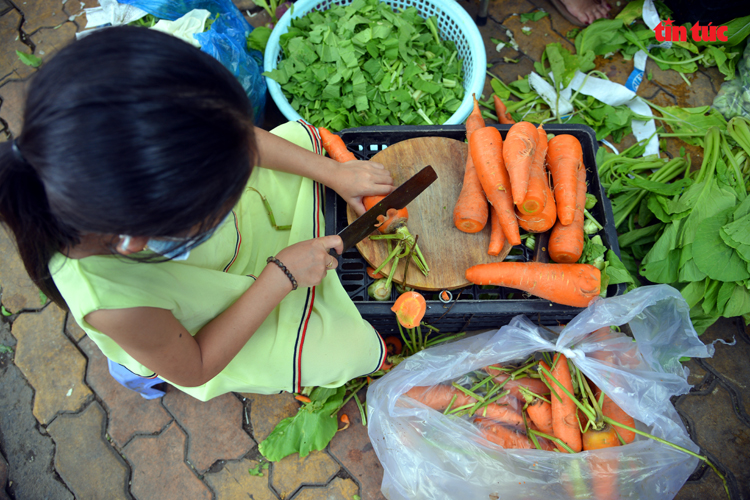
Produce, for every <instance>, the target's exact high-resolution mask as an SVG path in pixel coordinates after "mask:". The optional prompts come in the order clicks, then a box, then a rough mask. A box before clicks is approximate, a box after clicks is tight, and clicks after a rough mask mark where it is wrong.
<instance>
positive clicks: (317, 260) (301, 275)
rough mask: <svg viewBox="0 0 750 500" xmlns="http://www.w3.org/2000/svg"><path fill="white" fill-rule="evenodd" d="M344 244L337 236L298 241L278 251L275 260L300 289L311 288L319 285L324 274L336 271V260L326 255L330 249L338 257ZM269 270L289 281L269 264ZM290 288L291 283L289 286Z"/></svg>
mask: <svg viewBox="0 0 750 500" xmlns="http://www.w3.org/2000/svg"><path fill="white" fill-rule="evenodd" d="M343 245H344V243H343V242H342V241H341V237H340V236H338V235H335V234H333V235H330V236H324V237H322V238H315V239H313V240H306V241H300V242H299V243H295V244H294V245H291V246H288V247H286V248H285V249H283V250H282V251H280V252H279V253H278V254H277V255H276V258H277V259H279V260H280V261H281V263H282V264H284V265H285V266H286V267H287V269H289V272H291V273H292V276H294V279H295V280H297V286H298V287H300V288H303V287H311V286H316V285H318V284H320V282H321V281H323V278H324V277H325V275H326V273H327V272H328V271H330V270H331V269H336V267H337V266H338V260H336V258H335V257H333V256H331V255H330V254H329V253H328V250H330V249H331V248H335V249H336V253H338V254H339V255H340V254H341V253H342V252H343V250H344V247H343ZM268 265H269V266H271V268H276V269H275V270H276V271H278V272H279V274H280V277H279V279H281V280H285V281H289V279H288V278H287V277H286V275H285V274H284V273H283V271H281V269H280V268H279V267H278V266H277V265H275V264H273V263H271V264H268ZM289 286H290V287H291V283H290V284H289Z"/></svg>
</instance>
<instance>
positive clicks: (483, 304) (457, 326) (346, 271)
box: [325, 125, 626, 335]
mask: <svg viewBox="0 0 750 500" xmlns="http://www.w3.org/2000/svg"><path fill="white" fill-rule="evenodd" d="M492 126H494V127H495V128H497V129H498V130H499V131H500V133H501V135H502V136H503V139H505V136H506V135H507V133H508V129H510V125H492ZM544 130H545V131H546V132H547V133H548V134H555V135H559V134H570V135H572V136H575V137H576V138H577V139H578V140H579V141H580V142H581V147H582V149H583V161H584V164H585V166H586V177H587V180H588V185H589V192H590V193H592V194H593V195H594V196H596V198H597V200H598V203H597V204H596V206H595V207H594V208H593V209H592V210H590V212H591V214H592V215H593V216H594V218H596V220H597V221H598V222H599V223H600V224H601V225H602V226H604V230H603V231H601V232H600V233H599V234H600V236H601V238H602V241H603V242H604V246H606V247H607V248H611V249H612V250H614V251H615V253H616V254H617V255H618V256H619V255H620V246H619V245H618V243H617V231H616V230H615V226H614V217H613V216H612V206H611V205H610V202H609V200H608V199H607V197H606V195H605V194H604V191H603V189H602V186H601V184H600V183H599V175H598V173H597V169H596V158H595V156H596V150H597V149H598V144H597V141H596V134H595V132H594V131H593V130H592V129H591V128H590V127H587V126H585V125H545V127H544ZM338 135H339V136H340V137H341V138H342V139H343V140H344V143H345V144H346V146H347V148H349V150H350V151H352V152H353V153H354V155H355V156H356V157H357V158H359V159H361V160H369V159H370V158H372V157H373V156H375V155H376V154H377V153H378V152H379V151H382V150H383V149H385V148H386V147H388V146H390V145H392V144H396V143H398V142H401V141H405V140H408V139H414V138H417V137H447V138H450V139H456V140H459V141H463V140H464V139H465V138H466V128H465V127H464V126H463V125H432V126H427V125H425V126H399V127H393V126H387V127H380V126H379V127H359V128H352V129H345V130H342V131H341V132H339V133H338ZM325 219H326V234H336V233H338V232H339V231H340V230H341V229H343V228H344V227H346V225H347V219H346V203H345V202H344V200H342V199H341V197H339V196H338V195H337V194H336V193H335V192H334V191H333V190H331V189H327V190H326V205H325ZM521 231H522V232H523V230H521ZM532 257H533V255H532V252H531V251H530V250H528V249H527V248H526V247H525V246H523V245H520V246H516V247H514V248H513V249H512V250H511V254H510V255H508V257H506V259H505V260H506V261H512V260H515V261H522V262H527V261H530V260H532ZM366 269H367V262H366V261H365V260H364V258H362V256H361V255H360V254H359V252H358V251H357V248H356V247H352V248H351V249H349V250H347V251H346V252H344V254H343V255H342V256H341V260H340V264H339V267H338V269H337V272H338V275H339V279H340V280H341V283H342V284H343V286H344V289H345V290H346V291H347V293H348V294H349V297H351V299H352V301H354V304H355V305H356V306H357V309H358V310H359V312H360V313H361V314H362V317H364V319H366V320H367V321H369V322H370V323H371V324H372V326H373V327H374V328H375V329H376V330H378V331H379V332H380V333H381V334H383V335H388V334H398V327H397V325H396V318H395V314H394V313H393V312H392V311H391V307H392V306H393V303H394V301H395V300H396V297H397V295H398V294H397V292H396V289H395V286H394V288H393V292H392V295H391V300H388V301H377V300H374V299H371V298H370V297H369V296H368V295H367V287H368V286H369V285H370V284H371V283H372V282H373V281H374V280H373V279H372V278H370V277H369V276H368V275H367V272H366ZM625 288H626V286H625V284H619V285H610V286H609V287H608V288H607V297H613V296H615V295H621V294H623V293H624V292H625ZM418 291H419V292H420V293H422V294H423V295H424V296H425V299H427V312H426V313H425V316H424V321H425V322H426V323H428V324H430V325H432V326H434V327H436V328H438V329H440V330H441V332H460V331H464V330H480V329H489V328H499V327H501V326H503V325H506V324H508V322H509V321H510V320H511V318H513V317H514V316H517V315H519V314H525V315H526V316H528V317H529V318H530V319H531V320H532V321H535V322H538V323H540V324H545V325H555V324H559V323H567V322H568V321H570V320H571V319H573V318H574V317H575V316H576V315H577V314H578V313H580V312H581V311H582V309H581V308H577V307H570V306H563V305H560V304H555V303H552V302H549V301H548V300H543V299H540V298H537V297H532V296H529V295H528V294H525V293H524V292H521V291H518V290H512V289H509V288H503V287H489V288H483V287H480V286H478V285H470V286H467V287H464V288H460V289H457V290H452V291H451V294H452V296H453V298H452V300H451V301H449V302H448V303H444V302H442V301H441V300H440V297H439V295H440V292H426V291H421V290H418Z"/></svg>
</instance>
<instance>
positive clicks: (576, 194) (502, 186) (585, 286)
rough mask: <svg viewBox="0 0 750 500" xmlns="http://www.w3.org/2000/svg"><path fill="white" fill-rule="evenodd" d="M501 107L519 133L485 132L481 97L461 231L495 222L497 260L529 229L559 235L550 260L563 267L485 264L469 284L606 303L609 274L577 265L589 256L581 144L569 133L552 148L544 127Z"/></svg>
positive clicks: (469, 133) (461, 202) (472, 118)
mask: <svg viewBox="0 0 750 500" xmlns="http://www.w3.org/2000/svg"><path fill="white" fill-rule="evenodd" d="M495 104H496V107H497V108H498V116H503V120H501V123H509V124H511V127H510V129H509V130H508V133H507V135H506V137H505V140H503V138H502V135H501V134H500V131H499V130H498V129H497V128H496V127H494V126H486V125H485V123H484V120H483V118H482V114H481V111H480V109H479V104H478V101H477V100H476V97H475V98H474V110H473V111H472V113H471V114H470V115H469V118H468V119H467V120H466V138H467V140H468V142H469V155H468V157H467V160H466V170H465V172H464V182H463V185H462V188H461V193H460V195H459V197H458V199H457V201H456V205H455V207H454V210H453V220H454V224H455V226H456V228H457V229H459V230H460V231H464V232H467V233H477V232H479V231H481V230H482V229H484V227H485V226H486V225H487V223H488V222H489V223H490V224H491V231H490V244H489V247H488V249H487V253H488V254H489V255H499V254H500V252H501V251H502V249H503V247H504V246H505V245H506V242H507V244H510V245H511V246H513V245H520V244H521V230H524V231H526V232H527V233H543V232H546V231H550V230H551V231H552V233H551V236H550V244H549V254H550V259H551V260H552V261H553V262H555V263H556V264H542V263H533V262H529V263H517V262H514V263H511V262H494V263H490V264H481V265H478V266H473V267H471V268H469V269H468V270H467V271H466V278H467V280H469V281H470V282H472V283H474V284H478V285H496V286H504V287H509V288H515V289H518V290H522V291H524V292H527V293H529V294H532V295H535V296H537V297H541V298H544V299H548V300H550V301H552V302H557V303H559V304H563V305H569V306H574V307H586V306H588V305H589V304H590V303H591V301H592V300H593V299H594V298H595V297H597V296H599V292H600V288H599V287H600V281H601V273H600V271H599V270H598V269H596V268H595V267H594V266H591V265H588V264H576V262H577V261H578V260H579V259H580V258H581V255H582V253H583V246H584V231H583V224H584V219H585V217H584V210H585V204H586V191H587V186H586V168H585V166H584V164H583V151H582V148H581V143H580V142H579V141H578V139H576V138H575V137H574V136H572V135H568V134H561V135H557V136H555V137H554V138H552V139H551V140H549V141H548V140H547V133H546V132H545V131H544V129H543V128H542V126H541V125H540V126H539V127H536V126H534V125H532V124H531V123H529V122H523V121H521V122H518V123H515V122H513V120H512V119H509V117H507V116H506V115H505V113H504V112H503V111H504V109H503V104H502V102H501V101H500V102H497V100H496V103H495ZM550 177H551V182H550ZM558 264H565V265H566V266H567V267H561V266H559V265H558Z"/></svg>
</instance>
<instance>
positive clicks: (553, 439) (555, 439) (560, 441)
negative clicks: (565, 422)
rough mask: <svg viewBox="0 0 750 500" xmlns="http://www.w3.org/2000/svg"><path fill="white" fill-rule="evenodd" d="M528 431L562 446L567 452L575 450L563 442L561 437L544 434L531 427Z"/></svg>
mask: <svg viewBox="0 0 750 500" xmlns="http://www.w3.org/2000/svg"><path fill="white" fill-rule="evenodd" d="M529 432H530V433H531V434H534V435H535V436H539V437H543V438H544V439H549V440H550V441H552V442H553V443H555V444H557V446H559V447H561V448H563V449H564V450H565V451H567V452H568V453H570V454H575V451H573V448H571V447H570V446H568V445H567V444H565V442H564V441H563V440H562V439H560V438H556V437H554V436H550V435H549V434H545V433H543V432H539V431H535V430H533V429H529Z"/></svg>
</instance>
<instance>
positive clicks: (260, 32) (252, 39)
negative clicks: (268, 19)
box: [247, 26, 271, 52]
mask: <svg viewBox="0 0 750 500" xmlns="http://www.w3.org/2000/svg"><path fill="white" fill-rule="evenodd" d="M270 37H271V29H270V28H267V27H266V26H258V27H257V28H254V29H253V31H251V32H250V34H249V35H247V48H248V50H259V51H261V52H265V51H266V45H267V44H268V39H269V38H270Z"/></svg>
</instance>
